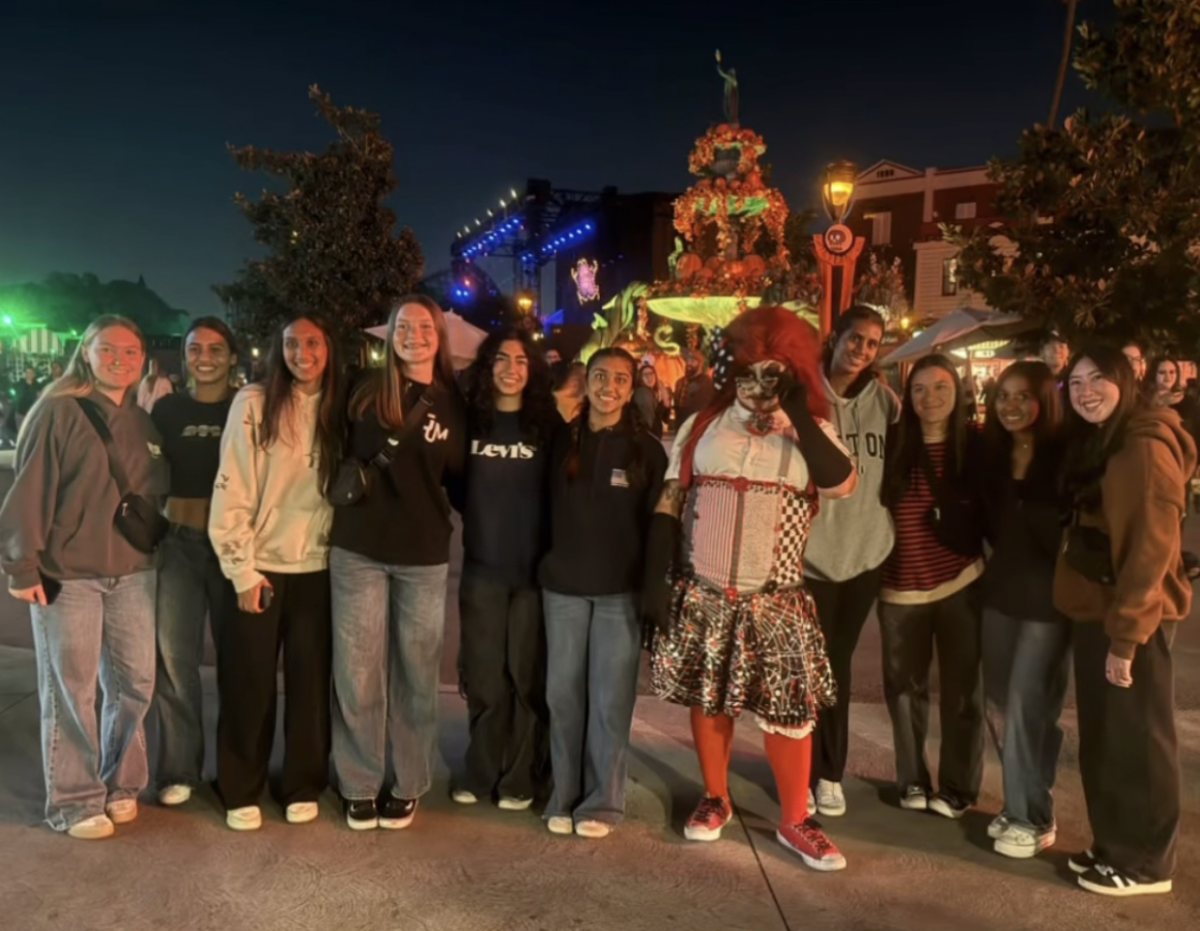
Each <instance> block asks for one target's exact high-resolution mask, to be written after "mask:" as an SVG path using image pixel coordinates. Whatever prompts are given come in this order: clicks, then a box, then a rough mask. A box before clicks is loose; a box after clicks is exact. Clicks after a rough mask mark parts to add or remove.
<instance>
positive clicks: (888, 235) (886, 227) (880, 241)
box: [867, 210, 892, 246]
mask: <svg viewBox="0 0 1200 931" xmlns="http://www.w3.org/2000/svg"><path fill="white" fill-rule="evenodd" d="M867 219H869V220H870V221H871V245H872V246H890V245H891V244H892V213H891V211H890V210H887V211H884V212H883V213H872V214H870V215H869V216H868V217H867Z"/></svg>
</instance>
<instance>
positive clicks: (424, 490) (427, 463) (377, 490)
mask: <svg viewBox="0 0 1200 931" xmlns="http://www.w3.org/2000/svg"><path fill="white" fill-rule="evenodd" d="M425 390H426V387H425V386H424V385H418V384H415V383H410V384H409V390H408V392H407V394H406V395H405V398H404V410H405V413H406V414H407V413H408V412H409V411H411V410H412V408H413V406H415V405H416V403H417V401H418V400H420V397H421V394H422V393H423V392H424V391H425ZM390 435H391V431H390V430H388V429H387V428H386V427H384V426H383V425H382V424H380V422H379V419H378V418H377V417H376V416H375V414H374V412H373V411H368V412H367V414H366V416H365V417H362V418H360V419H357V420H351V422H350V431H349V437H348V442H347V452H348V454H349V455H351V456H354V457H355V458H357V459H358V460H359V461H360V462H367V463H369V462H370V461H371V460H372V459H373V458H374V457H375V456H376V454H378V452H379V451H380V450H381V449H382V448H383V446H384V444H385V443H386V442H387V438H388V437H389V436H390ZM466 446H467V429H466V407H465V403H464V401H463V398H462V395H461V394H460V393H459V391H458V387H457V386H456V385H450V386H448V387H445V388H437V389H434V391H433V406H432V407H430V408H428V409H427V410H426V412H425V416H424V418H423V422H422V423H421V424H420V425H419V426H417V427H416V428H415V429H414V430H413V431H412V432H410V433H409V434H408V436H407V437H406V438H405V439H404V442H403V443H401V444H400V446H399V448H398V449H397V450H396V453H395V455H394V457H393V459H392V462H391V466H390V467H389V468H388V470H387V472H386V473H384V472H383V471H382V470H381V469H380V468H379V467H378V466H377V465H373V464H372V465H368V466H367V476H368V481H367V493H366V494H365V495H363V497H362V498H361V499H360V500H359V501H358V502H357V503H356V504H353V505H350V506H348V507H337V508H334V513H333V530H332V531H331V534H330V543H331V544H332V545H333V546H336V547H339V548H341V549H344V550H348V551H349V552H351V553H357V554H358V555H360V556H365V557H367V558H368V559H373V560H375V561H376V562H380V563H383V564H385V565H389V566H439V565H441V564H443V563H446V562H449V560H450V535H451V532H452V529H453V527H452V525H451V523H450V503H449V500H448V499H447V496H446V492H445V490H444V489H445V486H446V485H447V484H449V483H450V482H451V481H452V480H453V479H454V477H455V476H457V475H460V474H461V473H462V470H463V458H464V454H465V451H466Z"/></svg>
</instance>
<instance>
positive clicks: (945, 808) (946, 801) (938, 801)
mask: <svg viewBox="0 0 1200 931" xmlns="http://www.w3.org/2000/svg"><path fill="white" fill-rule="evenodd" d="M970 809H971V803H970V802H964V801H963V800H962V799H960V798H957V797H956V796H953V795H950V794H949V793H948V792H939V793H938V794H937V795H935V796H934V797H933V798H931V799H930V800H929V810H930V811H932V812H933V813H934V814H935V815H941V816H942V817H943V818H951V819H953V820H955V821H957V820H958V819H959V818H961V817H962V816H963V815H965V814H966V813H967V812H968V811H969V810H970Z"/></svg>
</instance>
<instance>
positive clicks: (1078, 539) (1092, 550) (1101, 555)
mask: <svg viewBox="0 0 1200 931" xmlns="http://www.w3.org/2000/svg"><path fill="white" fill-rule="evenodd" d="M1063 559H1064V560H1065V561H1066V563H1067V565H1068V566H1070V567H1071V568H1072V569H1074V570H1075V571H1076V572H1078V573H1079V574H1080V575H1081V576H1083V577H1084V578H1085V579H1087V580H1088V581H1089V582H1099V583H1100V584H1101V585H1116V584H1117V570H1116V567H1114V566H1113V559H1112V539H1111V538H1110V537H1109V535H1108V534H1107V533H1105V532H1104V531H1103V530H1101V529H1100V528H1099V527H1085V526H1083V525H1082V524H1080V523H1079V510H1078V508H1076V509H1075V510H1074V511H1073V512H1072V514H1071V523H1070V524H1069V525H1068V526H1067V533H1066V538H1065V539H1064V540H1063Z"/></svg>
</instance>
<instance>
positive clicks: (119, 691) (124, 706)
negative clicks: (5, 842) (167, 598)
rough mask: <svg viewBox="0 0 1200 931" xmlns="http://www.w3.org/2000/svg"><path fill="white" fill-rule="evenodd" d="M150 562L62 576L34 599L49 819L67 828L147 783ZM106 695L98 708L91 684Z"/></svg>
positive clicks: (151, 615)
mask: <svg viewBox="0 0 1200 931" xmlns="http://www.w3.org/2000/svg"><path fill="white" fill-rule="evenodd" d="M155 583H156V573H155V572H154V571H153V570H149V571H147V572H136V573H134V574H132V575H127V576H123V577H121V578H116V579H81V580H68V581H65V582H63V583H62V591H61V592H60V593H59V595H58V598H56V599H55V601H54V604H52V605H46V606H43V605H32V606H31V609H30V615H31V617H32V621H33V642H34V648H35V649H36V651H37V662H38V699H39V701H40V703H41V711H42V716H41V732H42V768H43V772H44V775H45V780H46V821H47V823H48V824H49V825H50V827H52V828H54V830H56V831H66V830H67V829H69V828H70V827H72V826H73V825H75V824H78V823H79V822H80V821H84V820H86V819H87V818H91V817H94V816H95V815H102V814H104V808H105V805H106V804H107V803H109V802H113V801H117V800H119V799H127V798H136V797H137V796H138V794H139V793H140V792H141V791H142V790H143V789H145V788H146V783H147V782H148V781H149V770H148V767H147V763H146V735H145V730H144V728H143V723H144V721H145V718H146V712H147V711H148V710H149V709H150V698H151V695H152V694H153V692H154V590H155ZM97 683H99V685H100V690H101V692H102V695H103V704H102V707H101V713H100V719H99V720H97V718H96V685H97Z"/></svg>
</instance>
